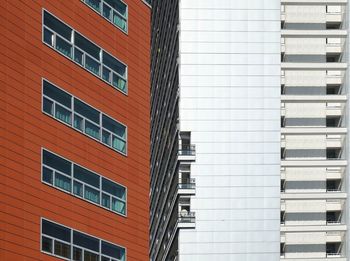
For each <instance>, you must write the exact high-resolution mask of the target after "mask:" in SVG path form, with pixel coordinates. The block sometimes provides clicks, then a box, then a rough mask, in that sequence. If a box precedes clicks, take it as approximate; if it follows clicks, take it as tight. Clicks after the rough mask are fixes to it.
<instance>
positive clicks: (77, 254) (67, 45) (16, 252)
mask: <svg viewBox="0 0 350 261" xmlns="http://www.w3.org/2000/svg"><path fill="white" fill-rule="evenodd" d="M0 6H1V10H2V11H1V14H0V18H1V19H0V35H1V40H0V43H1V48H0V60H1V61H0V64H1V70H0V75H1V77H0V82H1V85H0V88H1V95H0V104H1V106H0V110H1V113H0V119H1V123H2V124H1V128H0V134H1V135H0V137H1V142H0V153H1V156H0V158H1V161H0V166H1V168H0V177H1V179H0V260H2V261H10V260H11V261H19V260H59V259H61V258H63V259H68V260H106V261H107V260H109V261H112V260H127V261H133V260H148V244H149V235H148V222H149V214H148V212H149V202H148V196H149V125H150V124H149V121H150V120H149V99H150V83H149V81H150V79H149V75H150V71H149V70H150V69H149V68H150V66H149V54H150V11H151V10H150V7H149V6H148V5H147V4H146V3H145V2H144V1H142V0H123V1H121V0H69V1H63V0H62V1H57V0H46V1H44V0H42V1H39V0H38V1H29V0H5V1H1V3H0Z"/></svg>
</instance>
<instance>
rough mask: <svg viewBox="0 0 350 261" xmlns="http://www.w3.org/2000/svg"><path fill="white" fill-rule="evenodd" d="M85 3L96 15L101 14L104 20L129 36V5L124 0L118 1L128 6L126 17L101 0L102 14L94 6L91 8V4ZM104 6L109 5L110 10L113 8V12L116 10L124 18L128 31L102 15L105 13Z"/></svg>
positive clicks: (84, 0) (84, 1) (83, 0)
mask: <svg viewBox="0 0 350 261" xmlns="http://www.w3.org/2000/svg"><path fill="white" fill-rule="evenodd" d="M81 1H82V2H83V4H84V5H86V6H87V7H89V8H90V9H91V10H93V11H94V12H95V13H97V14H99V15H100V16H101V17H102V18H103V19H105V20H107V21H108V22H109V23H111V24H112V25H113V26H115V27H117V28H118V29H119V30H120V31H122V32H123V33H124V34H126V35H128V32H129V6H128V5H127V3H125V2H124V1H122V0H118V1H120V2H122V3H123V4H124V5H125V6H126V17H124V16H123V15H122V14H121V13H119V11H118V10H116V9H114V8H113V7H112V6H110V5H109V4H108V3H106V2H105V1H104V0H100V1H101V4H100V12H98V11H97V10H95V9H94V8H93V7H92V6H90V5H89V4H87V3H86V0H81ZM103 4H105V5H107V6H108V7H109V8H111V10H114V11H115V12H116V13H117V14H118V15H119V16H120V17H122V18H123V19H124V20H125V21H126V30H125V31H124V30H123V29H122V28H120V27H119V26H118V25H116V24H115V23H113V21H111V20H109V19H108V18H106V17H105V16H103V15H102V13H101V12H103V10H102V9H103Z"/></svg>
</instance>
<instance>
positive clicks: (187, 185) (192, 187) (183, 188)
mask: <svg viewBox="0 0 350 261" xmlns="http://www.w3.org/2000/svg"><path fill="white" fill-rule="evenodd" d="M178 194H181V195H195V194H196V180H195V179H194V178H190V179H179V184H178Z"/></svg>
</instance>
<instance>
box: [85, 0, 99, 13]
mask: <svg viewBox="0 0 350 261" xmlns="http://www.w3.org/2000/svg"><path fill="white" fill-rule="evenodd" d="M85 3H87V4H88V5H89V6H91V7H92V8H93V9H95V10H96V11H97V12H100V3H101V0H85Z"/></svg>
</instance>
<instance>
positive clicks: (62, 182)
mask: <svg viewBox="0 0 350 261" xmlns="http://www.w3.org/2000/svg"><path fill="white" fill-rule="evenodd" d="M55 186H56V187H59V188H61V189H64V190H66V191H69V192H71V180H70V178H68V177H66V176H63V175H61V174H59V173H57V172H56V173H55Z"/></svg>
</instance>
